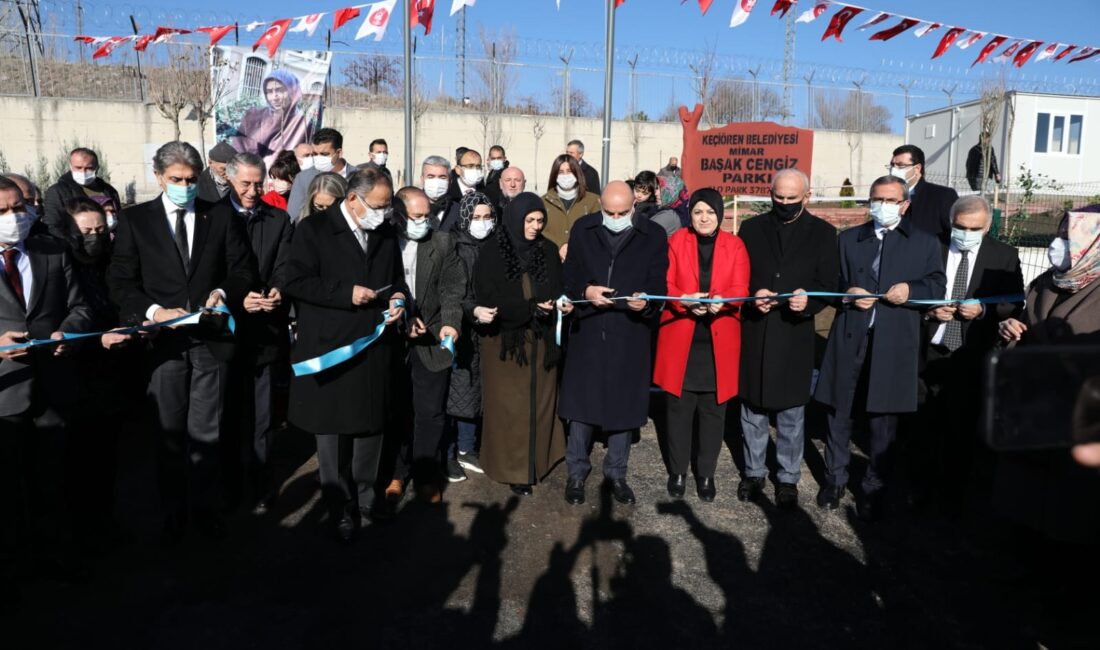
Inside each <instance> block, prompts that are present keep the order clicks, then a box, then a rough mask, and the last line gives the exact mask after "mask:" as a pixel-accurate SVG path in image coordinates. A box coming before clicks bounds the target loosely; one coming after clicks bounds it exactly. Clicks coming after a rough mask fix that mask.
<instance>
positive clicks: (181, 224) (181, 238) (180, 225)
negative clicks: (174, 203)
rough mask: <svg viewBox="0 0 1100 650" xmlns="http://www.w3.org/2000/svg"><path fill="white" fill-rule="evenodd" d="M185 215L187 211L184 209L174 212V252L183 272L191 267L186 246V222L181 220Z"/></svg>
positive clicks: (188, 249) (188, 250)
mask: <svg viewBox="0 0 1100 650" xmlns="http://www.w3.org/2000/svg"><path fill="white" fill-rule="evenodd" d="M186 214H187V210H185V209H184V208H180V209H179V210H176V250H178V251H179V253H180V260H181V261H182V262H183V269H184V270H185V271H186V270H187V269H188V268H190V266H191V251H190V248H189V247H188V246H187V222H186V221H184V220H183V217H184V215H186Z"/></svg>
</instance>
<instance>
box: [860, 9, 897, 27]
mask: <svg viewBox="0 0 1100 650" xmlns="http://www.w3.org/2000/svg"><path fill="white" fill-rule="evenodd" d="M889 17H890V14H888V13H886V12H885V11H880V12H878V13H877V14H875V17H874V18H872V19H871V20H868V21H867V22H865V23H863V24H862V25H860V26H859V28H860V30H864V29H867V28H868V27H874V26H875V25H877V24H879V23H881V22H882V21H884V20H886V19H887V18H889Z"/></svg>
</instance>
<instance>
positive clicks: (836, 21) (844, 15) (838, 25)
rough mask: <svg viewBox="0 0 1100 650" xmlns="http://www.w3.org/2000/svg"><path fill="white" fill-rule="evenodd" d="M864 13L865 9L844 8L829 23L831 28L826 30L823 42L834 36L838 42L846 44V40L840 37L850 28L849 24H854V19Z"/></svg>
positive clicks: (822, 38)
mask: <svg viewBox="0 0 1100 650" xmlns="http://www.w3.org/2000/svg"><path fill="white" fill-rule="evenodd" d="M861 13H863V9H861V8H860V7H844V8H843V9H841V10H840V11H838V12H836V13H835V14H833V18H832V20H830V21H829V27H828V28H826V29H825V34H824V35H822V37H821V40H823V41H824V40H825V39H827V38H829V37H830V36H832V37H833V38H835V39H836V40H837V41H838V42H844V39H842V38H841V37H840V35H841V34H842V33H843V32H844V28H845V27H847V26H848V23H850V22H852V19H853V18H855V17H856V16H858V15H859V14H861Z"/></svg>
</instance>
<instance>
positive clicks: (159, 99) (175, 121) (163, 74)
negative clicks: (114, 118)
mask: <svg viewBox="0 0 1100 650" xmlns="http://www.w3.org/2000/svg"><path fill="white" fill-rule="evenodd" d="M165 47H167V48H171V49H170V50H169V52H168V62H167V63H166V64H165V65H163V66H157V67H153V68H150V69H148V70H147V71H146V79H147V81H148V83H149V101H150V102H151V103H152V104H153V105H154V106H156V107H157V111H158V112H159V113H160V114H161V116H162V117H164V119H166V120H168V121H169V122H171V123H172V128H173V130H174V136H175V137H174V139H175V140H179V139H180V116H181V115H182V114H183V111H184V110H186V109H187V107H188V106H190V105H191V93H192V92H193V91H194V88H195V75H196V73H201V70H197V69H196V67H195V57H194V53H193V52H191V51H190V46H186V45H182V46H172V45H167V46H165Z"/></svg>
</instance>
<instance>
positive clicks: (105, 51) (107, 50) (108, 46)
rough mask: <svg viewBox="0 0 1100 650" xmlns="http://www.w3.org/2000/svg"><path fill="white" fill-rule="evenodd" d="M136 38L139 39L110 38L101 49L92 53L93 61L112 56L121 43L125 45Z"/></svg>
mask: <svg viewBox="0 0 1100 650" xmlns="http://www.w3.org/2000/svg"><path fill="white" fill-rule="evenodd" d="M135 38H137V37H136V36H112V37H110V38H108V39H107V40H106V41H103V44H102V45H100V46H99V48H98V49H97V50H96V51H95V52H93V53H92V59H102V58H103V57H105V56H110V55H111V52H114V51H115V48H116V47H118V46H119V44H120V43H125V42H126V41H132V40H134V39H135Z"/></svg>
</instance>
